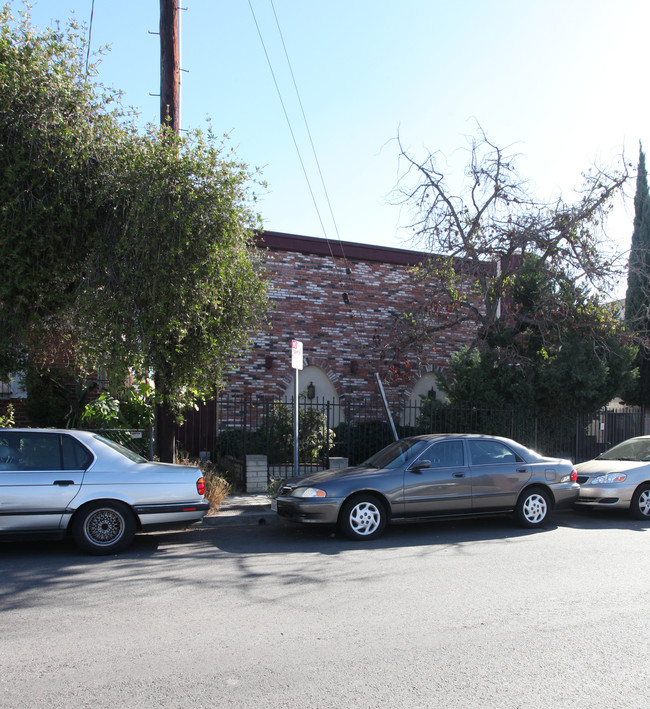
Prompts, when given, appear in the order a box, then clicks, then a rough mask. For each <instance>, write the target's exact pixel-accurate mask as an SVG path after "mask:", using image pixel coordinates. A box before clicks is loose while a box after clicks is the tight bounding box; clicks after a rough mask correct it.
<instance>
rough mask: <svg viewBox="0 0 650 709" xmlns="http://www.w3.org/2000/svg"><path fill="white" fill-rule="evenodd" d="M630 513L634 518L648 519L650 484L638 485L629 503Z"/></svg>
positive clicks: (649, 513)
mask: <svg viewBox="0 0 650 709" xmlns="http://www.w3.org/2000/svg"><path fill="white" fill-rule="evenodd" d="M630 513H631V515H632V517H634V518H635V519H650V485H648V483H644V484H643V485H641V486H639V487H638V488H637V489H636V491H635V493H634V495H633V496H632V502H631V503H630Z"/></svg>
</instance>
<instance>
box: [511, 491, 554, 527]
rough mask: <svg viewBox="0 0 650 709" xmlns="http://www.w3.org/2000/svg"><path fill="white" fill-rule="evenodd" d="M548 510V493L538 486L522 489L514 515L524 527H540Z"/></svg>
mask: <svg viewBox="0 0 650 709" xmlns="http://www.w3.org/2000/svg"><path fill="white" fill-rule="evenodd" d="M549 510H550V501H549V497H548V494H547V493H546V492H544V491H543V490H541V489H539V488H532V489H530V490H526V491H524V493H523V494H522V495H521V496H520V497H519V500H518V501H517V508H516V510H515V515H516V517H517V519H518V521H519V523H520V524H522V525H523V526H524V527H540V526H541V525H542V524H544V522H545V520H546V518H547V517H548V513H549Z"/></svg>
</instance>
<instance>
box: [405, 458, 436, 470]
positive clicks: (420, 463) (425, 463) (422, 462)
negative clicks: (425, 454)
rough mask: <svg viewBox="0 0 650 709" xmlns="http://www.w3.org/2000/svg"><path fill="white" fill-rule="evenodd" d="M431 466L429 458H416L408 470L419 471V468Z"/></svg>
mask: <svg viewBox="0 0 650 709" xmlns="http://www.w3.org/2000/svg"><path fill="white" fill-rule="evenodd" d="M430 467H431V461H430V460H418V461H416V462H415V463H413V465H412V466H411V467H410V468H409V470H410V471H411V472H412V473H419V472H420V471H421V470H424V469H425V468H430Z"/></svg>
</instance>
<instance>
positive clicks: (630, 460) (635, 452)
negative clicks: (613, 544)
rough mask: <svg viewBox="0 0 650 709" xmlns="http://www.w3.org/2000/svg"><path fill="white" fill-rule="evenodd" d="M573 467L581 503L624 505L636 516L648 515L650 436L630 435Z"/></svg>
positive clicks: (591, 505) (583, 504) (644, 517)
mask: <svg viewBox="0 0 650 709" xmlns="http://www.w3.org/2000/svg"><path fill="white" fill-rule="evenodd" d="M576 470H577V471H578V482H579V483H580V495H579V496H578V499H577V501H576V504H577V505H579V506H580V507H585V508H586V507H592V508H596V507H597V508H600V509H604V508H617V509H626V510H629V512H630V515H631V516H632V517H634V518H635V519H650V436H637V437H636V438H629V439H628V440H627V441H623V443H619V444H618V445H616V446H614V447H613V448H610V449H609V450H608V451H606V452H605V453H601V454H600V455H599V456H598V457H597V458H594V460H589V461H587V462H586V463H580V464H579V465H576Z"/></svg>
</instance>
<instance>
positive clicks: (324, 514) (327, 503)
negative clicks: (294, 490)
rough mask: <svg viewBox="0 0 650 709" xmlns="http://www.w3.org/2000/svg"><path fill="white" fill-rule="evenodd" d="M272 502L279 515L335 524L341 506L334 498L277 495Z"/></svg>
mask: <svg viewBox="0 0 650 709" xmlns="http://www.w3.org/2000/svg"><path fill="white" fill-rule="evenodd" d="M273 502H274V503H275V504H273V505H272V507H273V509H275V511H276V512H277V513H278V516H279V517H282V518H283V519H288V520H291V521H292V522H303V523H305V524H336V523H337V521H338V517H339V509H340V508H341V500H339V499H335V498H296V497H278V498H276V499H275V500H274V501H273Z"/></svg>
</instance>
